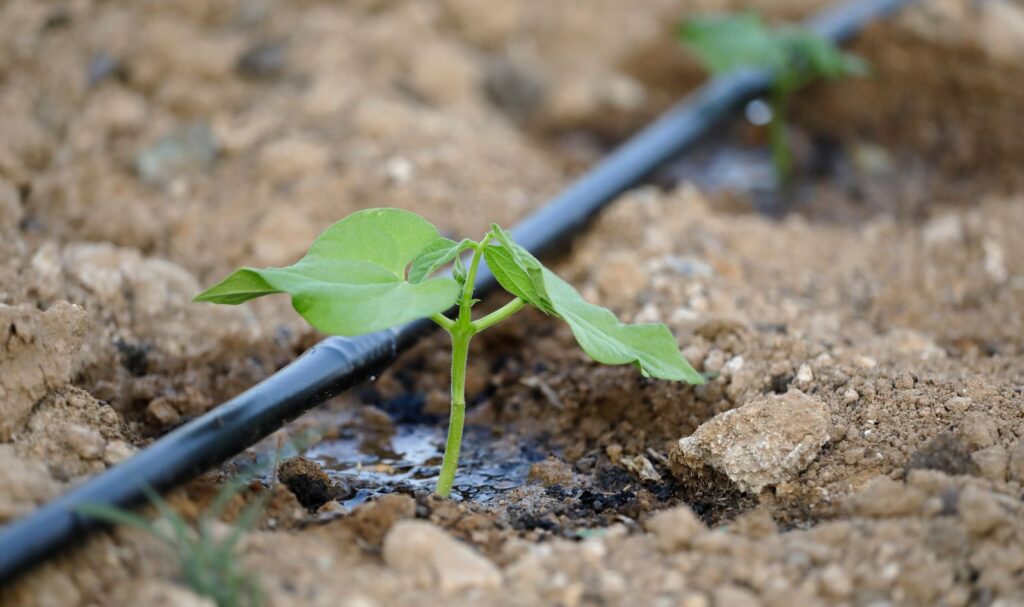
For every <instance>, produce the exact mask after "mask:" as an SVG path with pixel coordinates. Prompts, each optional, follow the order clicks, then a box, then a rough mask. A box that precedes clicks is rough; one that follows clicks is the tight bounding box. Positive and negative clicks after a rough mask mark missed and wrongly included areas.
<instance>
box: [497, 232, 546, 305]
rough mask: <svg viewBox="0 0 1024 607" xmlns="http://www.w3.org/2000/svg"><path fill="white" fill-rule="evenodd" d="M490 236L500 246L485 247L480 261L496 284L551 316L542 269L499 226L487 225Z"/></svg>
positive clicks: (527, 252) (541, 266) (531, 256)
mask: <svg viewBox="0 0 1024 607" xmlns="http://www.w3.org/2000/svg"><path fill="white" fill-rule="evenodd" d="M491 233H492V234H494V237H495V239H496V240H497V241H498V242H499V243H501V246H495V245H490V246H488V247H487V248H485V249H484V259H485V260H486V261H487V266H488V267H490V268H491V272H493V273H494V277H495V278H496V279H497V280H498V283H499V284H500V285H501V286H502V288H504V289H505V290H506V291H508V292H509V293H511V294H513V295H515V296H516V297H518V298H520V299H522V300H523V301H525V302H526V303H528V304H530V305H532V306H534V307H536V308H539V309H540V310H542V311H544V312H546V313H548V314H554V313H555V311H554V308H553V307H552V305H551V301H550V299H549V298H548V295H547V290H546V289H545V286H544V266H543V265H541V263H540V262H539V261H538V260H537V258H536V257H534V256H533V255H531V254H530V252H529V251H527V250H526V249H524V248H523V247H521V246H519V245H517V244H516V243H515V242H513V241H512V237H511V236H509V234H508V233H507V232H505V231H504V230H502V229H501V227H500V226H498V225H493V226H491Z"/></svg>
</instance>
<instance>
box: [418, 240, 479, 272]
mask: <svg viewBox="0 0 1024 607" xmlns="http://www.w3.org/2000/svg"><path fill="white" fill-rule="evenodd" d="M472 246H473V241H472V240H470V239H468V238H464V239H463V240H462V242H455V241H454V240H450V239H448V238H442V237H439V238H437V239H435V240H432V241H430V242H429V243H427V245H426V246H425V247H423V249H422V250H421V251H420V252H419V254H417V255H416V258H415V259H413V260H412V265H411V266H410V267H409V282H411V283H413V284H418V283H421V282H423V280H424V279H425V278H426V277H427V276H430V275H431V274H433V273H434V272H436V271H438V270H439V269H441V267H442V266H444V265H447V264H448V262H450V261H452V260H453V259H455V258H456V257H457V256H458V255H459V254H460V253H462V252H463V251H465V250H466V249H469V248H471V247H472Z"/></svg>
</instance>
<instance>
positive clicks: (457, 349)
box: [431, 232, 524, 497]
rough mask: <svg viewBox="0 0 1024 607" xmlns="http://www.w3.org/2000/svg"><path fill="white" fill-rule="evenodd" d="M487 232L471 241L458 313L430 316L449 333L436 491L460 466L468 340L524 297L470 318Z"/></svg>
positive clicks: (445, 490) (446, 491)
mask: <svg viewBox="0 0 1024 607" xmlns="http://www.w3.org/2000/svg"><path fill="white" fill-rule="evenodd" d="M493 236H494V235H493V233H490V232H488V234H487V235H486V236H484V239H483V240H481V241H480V242H478V243H476V244H474V245H473V259H472V260H471V261H470V262H469V268H468V269H467V270H466V283H465V285H464V286H463V288H462V297H461V298H460V299H459V315H458V317H457V318H456V319H455V320H451V319H450V318H448V317H446V316H443V315H441V314H435V315H434V316H431V318H432V319H433V320H434V322H436V323H437V324H439V325H441V326H442V327H444V329H445V330H446V331H448V333H449V334H451V336H452V410H451V414H450V415H449V418H448V439H447V441H446V442H445V446H444V459H443V460H442V461H441V472H440V474H439V475H438V478H437V488H436V489H435V490H434V492H435V493H437V494H438V495H440V496H441V497H448V496H449V495H450V494H451V492H452V486H453V485H455V472H456V470H457V469H458V467H459V451H460V450H461V448H462V427H463V425H464V424H465V421H466V362H467V360H468V358H469V342H470V340H472V339H473V336H474V335H476V334H477V333H479V332H480V331H483V330H484V329H486V328H488V327H491V326H494V325H495V324H497V323H499V322H501V321H502V320H505V319H506V318H508V317H509V316H512V315H513V314H515V313H516V312H517V311H519V309H520V308H522V307H523V305H524V303H523V300H521V299H519V298H518V297H517V298H515V299H513V300H512V301H510V302H508V303H507V304H505V305H504V306H502V307H500V308H498V309H497V310H495V311H494V312H491V313H490V314H488V315H487V316H484V317H483V318H481V319H480V320H478V321H476V322H473V317H472V312H471V310H472V308H473V304H474V303H476V300H475V299H473V285H474V283H476V274H477V270H478V269H479V268H480V260H481V259H482V258H483V254H484V249H486V248H487V243H489V242H490V241H491V238H493Z"/></svg>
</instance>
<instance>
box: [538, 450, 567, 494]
mask: <svg viewBox="0 0 1024 607" xmlns="http://www.w3.org/2000/svg"><path fill="white" fill-rule="evenodd" d="M529 478H530V480H531V481H537V482H539V483H540V484H542V485H544V486H545V487H553V486H555V485H568V484H571V483H572V479H573V474H572V467H571V466H569V464H567V463H565V462H564V461H562V460H560V459H558V458H557V457H553V456H549V457H548V458H547V459H545V460H543V461H539V462H537V463H536V464H533V465H532V466H530V475H529Z"/></svg>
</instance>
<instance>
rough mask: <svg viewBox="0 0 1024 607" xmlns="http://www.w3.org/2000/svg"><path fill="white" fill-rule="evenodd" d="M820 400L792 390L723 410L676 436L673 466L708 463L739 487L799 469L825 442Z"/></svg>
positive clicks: (826, 419) (756, 486)
mask: <svg viewBox="0 0 1024 607" xmlns="http://www.w3.org/2000/svg"><path fill="white" fill-rule="evenodd" d="M831 428H832V423H831V418H830V414H829V410H828V407H827V406H826V405H825V403H823V402H821V401H820V400H817V399H815V398H812V397H810V396H807V395H806V394H804V393H803V392H800V391H799V390H791V391H789V392H787V393H786V394H783V395H781V396H769V397H767V398H763V399H760V400H756V401H753V402H751V403H748V404H746V405H744V406H742V407H740V408H738V409H733V410H731V411H726V412H725V413H721V414H719V415H716V416H715V417H713V418H711V419H710V420H708V421H707V422H705V423H703V424H701V426H700V427H699V428H697V430H696V431H695V432H694V433H693V434H692V435H690V436H688V437H685V438H682V439H680V440H679V444H678V445H677V447H676V448H675V449H674V450H673V451H672V454H671V459H672V464H673V468H674V469H676V470H678V468H679V467H684V468H701V467H703V466H709V467H711V468H714V469H716V470H718V471H720V472H723V473H724V474H725V475H726V476H728V477H729V479H730V480H732V481H733V482H734V483H736V485H737V486H738V487H739V488H740V489H741V490H743V491H747V492H752V493H757V492H759V491H760V490H761V489H762V488H764V487H766V486H768V485H776V484H778V483H781V482H784V481H787V480H789V479H791V478H793V477H795V476H796V475H797V474H799V473H800V472H801V471H802V470H804V469H805V468H806V467H807V466H808V465H810V463H811V462H812V461H814V458H815V457H817V455H818V451H819V450H820V449H821V447H822V446H823V445H824V444H825V443H827V442H828V440H829V432H830V431H831Z"/></svg>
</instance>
